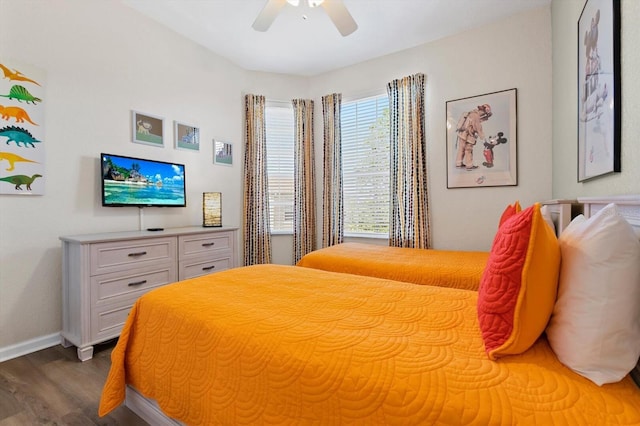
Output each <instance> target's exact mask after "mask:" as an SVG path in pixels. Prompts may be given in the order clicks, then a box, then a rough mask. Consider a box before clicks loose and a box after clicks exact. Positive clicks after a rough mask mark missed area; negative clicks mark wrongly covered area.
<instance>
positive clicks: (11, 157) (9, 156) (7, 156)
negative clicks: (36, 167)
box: [0, 152, 37, 172]
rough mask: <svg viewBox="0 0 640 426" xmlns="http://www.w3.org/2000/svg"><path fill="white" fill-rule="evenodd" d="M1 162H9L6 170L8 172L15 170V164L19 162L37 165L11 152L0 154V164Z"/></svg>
mask: <svg viewBox="0 0 640 426" xmlns="http://www.w3.org/2000/svg"><path fill="white" fill-rule="evenodd" d="M2 160H6V161H8V162H9V168H8V169H7V171H8V172H10V171H12V170H14V169H15V168H16V166H15V164H16V163H19V162H23V163H37V161H33V160H29V159H28V158H24V157H20V156H19V155H17V154H14V153H12V152H0V162H2Z"/></svg>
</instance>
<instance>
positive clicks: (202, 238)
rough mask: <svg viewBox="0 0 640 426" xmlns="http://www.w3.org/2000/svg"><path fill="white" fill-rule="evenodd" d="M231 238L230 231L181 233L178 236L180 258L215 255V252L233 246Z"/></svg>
mask: <svg viewBox="0 0 640 426" xmlns="http://www.w3.org/2000/svg"><path fill="white" fill-rule="evenodd" d="M232 238H233V233H231V232H220V233H216V234H211V233H208V234H195V235H181V236H180V237H178V245H179V251H180V260H183V259H187V258H192V257H196V256H197V257H200V256H203V255H206V254H210V255H212V256H216V253H218V252H220V251H223V250H224V251H227V250H229V249H230V248H231V247H233V241H232Z"/></svg>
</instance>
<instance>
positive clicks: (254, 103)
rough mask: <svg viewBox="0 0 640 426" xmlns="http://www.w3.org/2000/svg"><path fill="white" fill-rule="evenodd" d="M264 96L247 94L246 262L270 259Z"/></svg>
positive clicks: (245, 161) (261, 261)
mask: <svg viewBox="0 0 640 426" xmlns="http://www.w3.org/2000/svg"><path fill="white" fill-rule="evenodd" d="M264 105H265V98H264V96H259V95H251V94H249V95H246V96H245V124H246V126H245V145H244V215H243V225H244V226H243V231H244V234H243V236H244V265H245V266H248V265H255V264H259V263H270V262H271V234H270V233H269V231H270V224H269V190H268V189H269V187H268V182H267V161H266V159H267V147H266V131H265V116H264V111H265V107H264Z"/></svg>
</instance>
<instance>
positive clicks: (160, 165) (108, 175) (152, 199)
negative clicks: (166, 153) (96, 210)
mask: <svg viewBox="0 0 640 426" xmlns="http://www.w3.org/2000/svg"><path fill="white" fill-rule="evenodd" d="M100 160H101V161H100V163H101V166H102V167H101V176H102V179H101V180H102V205H103V206H109V207H123V206H135V207H185V206H186V205H187V196H186V185H185V176H184V165H183V164H175V163H165V162H163V161H154V160H144V159H142V158H133V157H124V156H121V155H112V154H104V153H103V154H100Z"/></svg>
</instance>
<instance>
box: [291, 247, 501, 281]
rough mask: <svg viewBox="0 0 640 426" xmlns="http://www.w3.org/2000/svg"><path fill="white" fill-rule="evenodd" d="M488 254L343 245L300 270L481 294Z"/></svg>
mask: <svg viewBox="0 0 640 426" xmlns="http://www.w3.org/2000/svg"><path fill="white" fill-rule="evenodd" d="M488 258H489V253H488V252H479V251H449V250H426V249H413V248H400V247H388V246H379V245H373V244H360V243H343V244H337V245H335V246H331V247H326V248H323V249H320V250H316V251H314V252H311V253H309V254H307V255H305V256H303V257H302V259H300V261H299V262H298V266H304V267H307V268H314V269H323V270H325V271H333V272H345V273H348V274H356V275H366V276H370V277H378V278H387V279H390V280H397V281H405V282H409V283H414V284H428V285H437V286H442V287H451V288H463V289H467V290H478V287H479V285H480V278H481V277H482V272H483V271H484V267H485V266H486V264H487V259H488Z"/></svg>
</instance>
